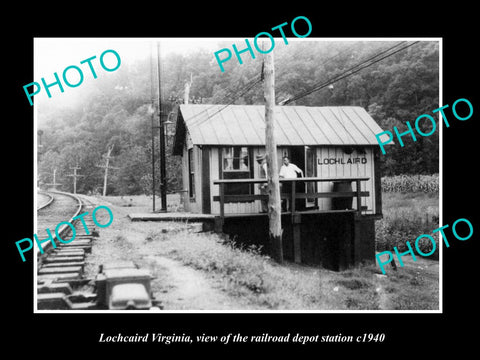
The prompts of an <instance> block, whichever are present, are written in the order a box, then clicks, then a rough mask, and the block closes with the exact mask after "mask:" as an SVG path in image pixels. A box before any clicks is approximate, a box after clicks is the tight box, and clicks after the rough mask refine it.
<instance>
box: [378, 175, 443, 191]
mask: <svg viewBox="0 0 480 360" xmlns="http://www.w3.org/2000/svg"><path fill="white" fill-rule="evenodd" d="M438 190H439V177H438V174H433V175H395V176H385V177H382V191H384V192H403V193H415V192H424V193H438Z"/></svg>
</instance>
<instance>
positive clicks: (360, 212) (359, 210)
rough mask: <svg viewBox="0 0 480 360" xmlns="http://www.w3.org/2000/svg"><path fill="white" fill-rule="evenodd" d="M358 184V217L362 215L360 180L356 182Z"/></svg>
mask: <svg viewBox="0 0 480 360" xmlns="http://www.w3.org/2000/svg"><path fill="white" fill-rule="evenodd" d="M356 183H357V212H358V215H362V197H361V196H360V190H361V187H360V180H356Z"/></svg>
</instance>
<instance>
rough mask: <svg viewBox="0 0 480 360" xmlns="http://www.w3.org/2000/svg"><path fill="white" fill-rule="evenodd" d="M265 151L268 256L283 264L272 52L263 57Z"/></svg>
mask: <svg viewBox="0 0 480 360" xmlns="http://www.w3.org/2000/svg"><path fill="white" fill-rule="evenodd" d="M263 81H264V95H265V151H266V159H267V179H268V224H269V246H270V254H271V256H272V257H273V259H274V260H275V261H277V262H278V263H280V264H281V263H283V247H282V232H283V230H282V217H281V216H282V213H281V202H280V181H279V177H278V161H277V142H276V139H275V121H274V120H275V119H274V107H275V70H274V65H273V51H271V52H269V53H268V54H266V55H265V64H264V80H263Z"/></svg>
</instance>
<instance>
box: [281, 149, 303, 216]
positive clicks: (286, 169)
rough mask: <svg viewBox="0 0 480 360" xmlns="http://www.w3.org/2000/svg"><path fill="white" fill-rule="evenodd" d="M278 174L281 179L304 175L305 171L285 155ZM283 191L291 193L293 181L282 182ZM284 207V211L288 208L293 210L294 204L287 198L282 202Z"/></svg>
mask: <svg viewBox="0 0 480 360" xmlns="http://www.w3.org/2000/svg"><path fill="white" fill-rule="evenodd" d="M298 175H300V176H298ZM278 176H279V177H280V178H281V179H296V178H297V177H303V171H302V169H300V168H299V167H298V166H297V165H295V164H292V163H291V162H290V159H289V158H288V156H284V157H283V165H282V167H281V168H280V173H279V174H278ZM281 192H282V193H287V194H291V192H292V183H291V182H284V183H283V184H282V191H281ZM287 205H288V206H287ZM282 208H283V210H284V211H286V210H287V208H288V209H289V210H291V209H292V204H290V200H288V199H287V200H285V201H284V202H282Z"/></svg>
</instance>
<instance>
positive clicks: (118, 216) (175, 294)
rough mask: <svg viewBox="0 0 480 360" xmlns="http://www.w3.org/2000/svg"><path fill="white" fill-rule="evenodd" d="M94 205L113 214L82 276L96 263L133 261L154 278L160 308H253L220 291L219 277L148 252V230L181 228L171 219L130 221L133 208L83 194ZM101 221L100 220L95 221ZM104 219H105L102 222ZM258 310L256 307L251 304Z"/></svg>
mask: <svg viewBox="0 0 480 360" xmlns="http://www.w3.org/2000/svg"><path fill="white" fill-rule="evenodd" d="M84 197H85V198H87V199H88V200H90V201H91V202H92V203H93V204H94V206H98V205H106V206H108V207H109V208H110V209H111V210H112V212H113V214H114V220H113V222H112V224H111V225H110V226H109V227H107V228H103V229H99V234H100V236H99V237H98V238H97V239H96V240H95V245H94V247H93V248H92V253H91V254H90V255H89V256H88V258H87V264H86V267H85V276H86V277H94V276H95V274H96V273H97V271H98V266H99V265H100V264H104V263H108V262H112V261H133V262H134V263H135V264H137V265H138V266H139V267H141V268H146V269H148V270H149V271H150V272H151V274H152V275H153V276H154V277H155V279H154V280H152V291H153V293H154V296H155V298H156V299H157V300H160V301H161V304H162V306H163V309H164V310H239V309H246V310H248V309H253V306H252V305H251V304H248V303H245V302H244V301H242V300H241V299H238V298H236V297H233V296H231V295H229V294H227V293H226V292H225V291H223V290H222V287H221V285H220V284H219V280H218V279H216V278H214V277H209V276H208V275H206V274H205V273H204V272H202V271H199V270H195V269H193V268H191V267H189V266H185V265H183V264H182V263H180V262H179V261H177V260H174V259H170V258H168V257H165V256H162V255H159V254H155V253H152V250H151V247H149V246H148V241H149V240H148V237H149V233H151V232H152V231H159V230H161V229H162V228H163V229H165V230H166V231H171V230H172V229H175V228H178V227H185V224H183V223H174V222H151V221H147V222H131V221H130V219H129V218H128V217H127V215H128V214H129V213H132V212H136V211H137V210H136V209H135V208H133V207H128V206H117V205H114V204H112V203H110V202H108V201H106V200H103V199H102V200H100V199H97V198H94V197H88V196H84ZM99 221H100V223H102V221H103V219H100V220H99ZM105 222H106V221H105ZM255 308H256V309H258V306H256V307H255Z"/></svg>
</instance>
